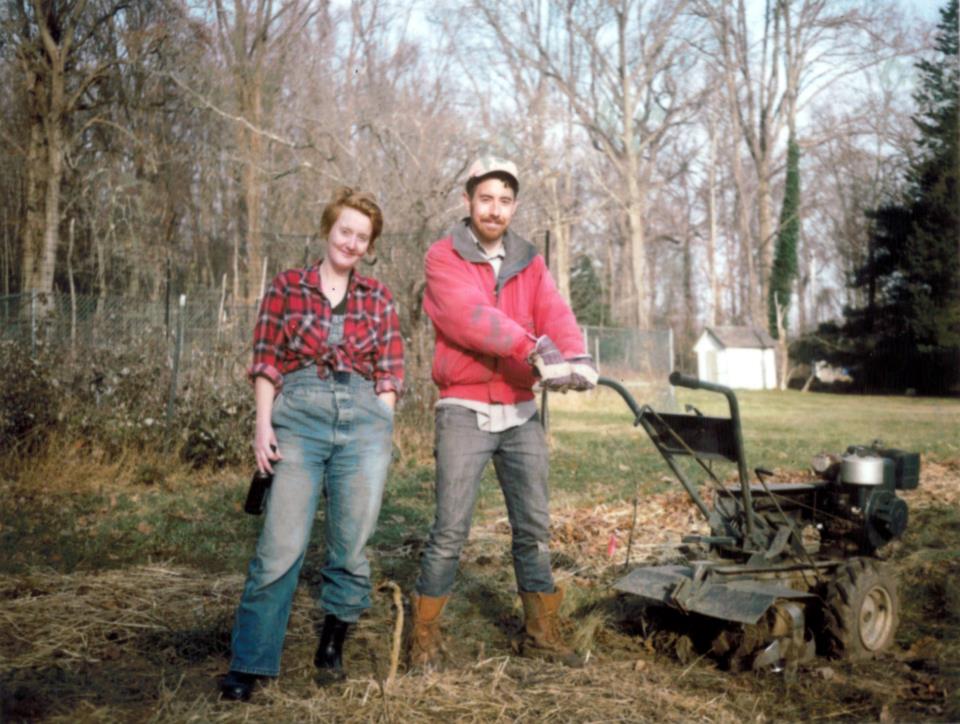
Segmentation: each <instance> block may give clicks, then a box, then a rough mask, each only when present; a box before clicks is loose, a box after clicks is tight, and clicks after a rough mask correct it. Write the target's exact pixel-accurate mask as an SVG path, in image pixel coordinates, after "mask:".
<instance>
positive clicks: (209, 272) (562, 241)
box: [0, 0, 955, 357]
mask: <svg viewBox="0 0 960 724" xmlns="http://www.w3.org/2000/svg"><path fill="white" fill-rule="evenodd" d="M951 7H955V3H952V5H951ZM927 31H928V29H926V28H924V27H923V26H922V25H920V24H918V23H916V22H914V21H912V20H911V19H910V18H908V17H905V16H904V15H903V13H902V11H901V9H900V7H899V5H898V4H897V3H895V2H894V1H893V0H765V2H764V3H759V4H758V3H750V4H749V6H748V3H746V2H745V0H658V1H656V2H654V1H653V0H615V1H614V2H609V1H608V0H573V1H571V2H559V0H548V1H546V2H544V1H542V0H516V2H509V3H507V2H494V1H493V0H451V1H450V2H446V3H439V4H437V3H421V4H411V3H405V2H399V0H349V1H348V2H343V3H334V2H331V1H330V0H203V1H202V2H200V3H188V2H185V0H140V1H138V2H133V3H131V2H128V1H127V0H10V1H9V2H6V3H3V4H2V5H0V81H2V82H3V87H4V88H5V89H8V93H7V95H6V96H5V97H6V100H7V102H6V103H4V104H3V106H2V107H0V294H13V293H17V292H26V291H37V292H40V293H41V294H42V293H44V292H50V291H55V290H56V291H63V292H73V293H77V294H92V295H96V296H98V297H100V298H106V297H107V296H111V295H126V296H136V297H140V298H150V299H160V298H162V296H163V295H165V294H166V293H168V291H169V290H171V289H172V290H173V291H174V292H175V293H179V292H187V293H190V294H194V295H197V294H211V295H221V294H222V295H224V296H225V297H226V298H227V300H228V304H231V303H237V304H239V303H244V304H249V303H252V302H254V301H255V300H256V299H257V297H258V296H259V294H260V290H261V287H262V284H263V280H264V279H265V278H268V277H269V276H271V275H272V274H274V273H275V272H277V271H279V270H280V269H281V268H283V267H287V266H290V265H292V264H300V263H303V261H304V259H310V260H312V259H314V258H315V257H316V255H317V254H318V253H319V249H320V247H319V243H318V239H317V238H316V234H317V221H318V214H319V210H320V208H321V205H322V203H323V200H324V199H325V198H326V196H327V195H328V194H329V192H330V191H331V189H332V188H333V187H334V186H336V185H341V184H348V185H353V186H357V187H362V188H365V189H369V190H371V191H373V192H374V193H375V194H376V195H377V196H378V197H379V199H380V200H381V201H382V203H383V206H384V209H385V211H386V221H387V224H386V234H385V237H384V240H383V243H382V244H381V245H380V246H379V248H378V256H377V259H376V263H375V266H374V267H372V270H373V271H374V272H375V273H376V274H378V275H379V276H381V277H382V278H383V279H384V280H385V281H386V282H387V283H388V284H390V285H391V287H392V288H393V290H394V292H395V294H396V296H397V298H398V300H399V301H400V306H401V311H402V313H403V324H404V329H405V332H406V333H407V334H408V335H409V336H410V338H411V341H412V342H413V344H412V345H411V350H413V353H414V356H415V357H416V356H417V355H420V354H421V352H422V351H423V350H426V346H425V345H422V344H420V339H421V338H425V336H426V334H427V332H428V331H429V330H428V329H427V326H426V323H425V320H424V319H423V317H422V315H421V313H420V297H421V295H422V292H423V277H422V258H423V254H424V252H425V250H426V248H427V246H428V245H429V243H430V242H431V241H432V240H433V239H435V238H436V237H437V235H438V234H440V233H442V231H443V230H444V229H445V228H447V227H448V226H449V225H450V224H451V223H452V222H453V221H454V220H456V219H457V218H458V217H459V216H460V215H461V213H462V207H461V202H460V198H459V196H460V193H461V191H460V188H461V187H460V180H461V177H462V174H463V172H464V170H465V168H466V166H467V164H468V163H469V162H470V160H471V158H472V157H473V156H475V155H476V154H478V153H481V152H493V153H498V154H502V155H505V156H509V157H511V158H513V159H515V160H516V162H517V163H518V165H519V166H520V168H521V169H522V175H523V179H522V188H521V192H520V199H521V211H520V215H519V216H518V219H517V225H518V229H519V230H520V231H521V232H522V233H525V234H526V235H528V236H529V237H530V238H532V239H533V240H535V241H536V242H537V243H538V244H543V240H544V239H545V237H546V235H547V232H549V234H550V239H551V266H552V268H553V271H554V274H555V275H556V276H557V279H558V285H559V287H560V289H561V291H562V292H563V293H564V294H566V295H568V296H569V297H570V298H571V299H572V300H573V303H574V305H575V306H576V308H577V311H578V312H579V314H580V315H581V317H582V319H583V321H584V322H585V323H597V324H601V323H602V324H619V325H630V326H638V327H641V328H651V327H665V326H670V327H672V328H673V329H674V330H675V331H676V335H677V349H678V350H687V349H689V347H690V345H691V343H692V341H693V340H694V339H695V338H696V336H697V334H698V333H699V331H700V329H701V328H702V326H703V325H704V324H753V325H756V326H769V327H770V328H771V331H773V332H774V333H776V334H778V335H779V336H781V337H782V338H783V340H784V345H785V343H786V339H787V337H788V336H789V337H795V336H796V335H797V334H798V333H800V332H803V331H807V330H810V329H814V328H816V327H817V325H818V324H820V323H821V322H825V321H827V320H833V319H837V318H838V317H839V316H840V314H841V311H842V309H843V308H845V307H848V308H850V309H852V310H853V309H863V310H868V309H869V310H872V311H870V312H869V314H867V312H866V311H865V312H864V315H863V318H864V320H866V318H867V317H869V318H870V320H872V321H870V322H869V324H870V325H874V326H872V327H871V328H870V329H872V330H873V332H871V334H874V335H875V336H877V339H878V340H879V339H881V334H880V333H881V330H884V329H887V327H886V326H884V325H886V324H887V322H885V321H878V320H882V319H886V317H887V316H888V313H892V312H891V311H890V310H892V309H893V308H892V307H890V308H888V307H886V306H884V305H887V304H891V303H893V302H892V301H891V300H892V299H893V298H894V297H896V298H897V299H898V300H900V301H898V302H897V303H898V304H901V305H902V304H906V303H907V302H905V301H904V300H903V299H902V298H901V297H902V296H903V295H902V294H900V295H899V296H897V295H896V294H893V292H892V291H890V289H889V288H890V286H891V285H893V286H896V284H895V282H894V277H891V276H890V273H888V272H886V271H884V269H887V268H888V267H883V268H881V267H880V266H876V265H879V264H880V263H881V261H883V260H884V259H886V257H885V256H884V254H885V252H883V249H882V243H881V241H880V239H882V238H885V235H890V234H892V231H890V230H889V229H887V228H886V227H885V226H883V224H884V223H886V222H882V221H881V219H883V218H885V214H886V212H885V211H883V209H885V208H887V207H888V206H890V204H891V203H892V202H891V199H895V198H897V197H895V196H894V194H895V193H897V189H901V185H900V179H902V178H903V173H904V172H905V170H906V169H907V168H909V170H910V178H911V181H910V184H911V189H912V190H908V189H901V192H902V194H903V196H902V198H901V199H900V200H898V201H897V202H896V203H895V204H893V206H897V205H900V206H902V207H903V208H905V209H907V208H913V207H912V204H915V203H916V204H919V203H920V198H919V196H918V193H919V189H921V188H925V184H928V183H932V181H930V180H929V179H930V178H932V176H930V174H933V173H934V166H935V163H934V161H933V160H932V159H934V157H937V158H939V156H937V153H936V152H935V150H934V149H933V148H932V147H923V146H921V148H923V149H924V154H926V155H925V156H924V157H925V158H927V161H926V162H925V163H929V164H931V166H930V168H929V169H926V170H924V169H925V167H922V164H921V162H920V160H919V158H915V157H914V155H913V153H914V149H915V146H914V145H913V135H914V134H913V132H912V128H911V121H910V114H911V112H912V110H913V109H912V107H911V99H910V91H911V88H913V87H914V86H913V85H912V79H911V74H912V72H913V70H912V68H911V65H910V59H911V58H914V57H916V55H917V53H919V52H921V50H922V49H924V48H925V47H926V46H927V45H928V35H927ZM938 48H939V46H938ZM938 52H940V51H939V50H938ZM930 62H933V61H932V60H931V61H930ZM924 67H925V66H921V71H920V73H921V80H922V81H923V83H924V88H927V90H926V91H921V93H933V92H934V90H933V89H932V86H928V85H927V84H928V83H929V81H928V80H927V79H926V78H927V76H926V75H925V73H926V71H924V70H923V68H924ZM931 67H932V66H931ZM918 102H921V105H922V101H920V100H919V98H918ZM930 102H931V103H932V100H931V101H930ZM932 109H933V106H930V109H929V112H931V113H932V112H933V110H932ZM921 113H922V114H926V113H928V110H922V111H921ZM918 117H919V116H918ZM922 117H924V118H926V117H927V116H925V115H924V116H922ZM934 120H935V119H934V117H933V116H930V117H929V119H928V121H929V122H930V123H933V122H934ZM925 135H929V134H926V133H925ZM931 137H932V136H931ZM954 147H955V146H954ZM928 177H929V178H928ZM924 179H927V180H924ZM924 208H927V207H924ZM938 208H939V207H938ZM871 209H872V210H875V211H874V213H872V214H871V215H869V216H868V215H867V214H866V212H867V211H868V210H871ZM930 213H932V212H930ZM909 214H911V215H912V216H911V218H914V219H916V218H919V217H918V214H920V208H919V207H917V208H916V209H914V210H912V211H909ZM923 214H924V215H926V216H929V213H928V211H923ZM891 223H893V220H892V219H891ZM931 223H932V222H931ZM911 228H915V231H913V232H911V234H912V235H911V236H910V238H911V239H913V240H914V241H912V242H911V243H912V244H914V245H921V246H922V244H923V242H922V239H925V238H927V236H925V235H929V234H932V233H934V232H933V230H932V227H931V228H930V229H928V228H927V227H926V226H923V225H918V224H914V226H913V227H911ZM911 248H912V247H911ZM911 256H913V255H912V254H911ZM921 257H922V255H921ZM922 258H925V257H922ZM883 263H892V261H890V260H887V261H884V262H883ZM910 263H911V264H913V263H916V264H924V265H929V264H933V263H934V262H933V261H932V260H929V262H926V261H922V259H921V260H915V261H911V262H910ZM868 265H873V266H876V269H875V271H874V272H873V273H872V276H870V275H868V274H867V273H866V271H864V270H865V269H866V268H867V266H868ZM871 268H872V266H871ZM898 273H902V274H904V275H906V276H904V277H903V278H904V279H911V280H912V279H913V278H914V276H909V275H910V274H913V275H916V274H920V273H926V272H923V271H922V270H919V269H911V270H906V269H903V270H901V272H898ZM944 273H946V272H944ZM868 277H869V278H871V279H873V281H872V282H870V283H867V282H866V281H864V282H863V283H861V282H860V281H859V280H861V279H863V280H866V279H867V278H868ZM899 278H900V277H896V279H899ZM850 280H854V282H855V283H853V284H848V283H847V282H848V281H850ZM865 284H866V286H864V285H865ZM871 285H872V286H871ZM901 286H903V287H905V288H906V287H910V282H907V281H905V282H904V283H903V284H902V285H901ZM911 289H912V287H911ZM871 290H872V291H871ZM898 294H899V293H898ZM909 294H913V295H920V296H922V297H923V299H920V298H919V297H918V298H917V299H915V300H913V301H911V302H909V303H910V304H913V305H914V306H915V307H917V309H919V307H920V306H922V304H928V305H932V307H937V308H939V307H938V306H937V305H939V303H940V302H939V301H938V300H939V297H936V295H937V294H939V292H938V291H935V290H933V289H931V291H930V292H929V294H927V293H926V292H923V293H921V292H920V291H918V290H916V289H912V291H909ZM924 294H926V296H923V295H924ZM871 295H872V296H871ZM891 295H892V296H891ZM928 297H929V299H928ZM924 300H926V301H924ZM917 314H918V315H920V314H921V313H920V312H919V311H918V312H917ZM910 319H912V320H913V321H910V322H909V323H907V322H903V324H908V326H909V327H910V330H911V332H910V334H911V335H913V336H911V337H909V340H911V342H910V344H915V345H917V348H918V349H921V348H922V349H927V347H929V345H930V341H929V340H930V339H933V337H931V334H934V332H933V331H930V330H929V329H926V328H923V329H921V327H923V325H928V326H929V325H932V326H933V327H934V328H936V330H940V329H941V328H942V327H943V324H944V323H945V322H944V321H943V318H942V317H941V316H937V319H939V320H940V321H939V322H936V323H934V322H932V321H931V319H932V318H930V317H923V316H922V315H921V316H915V317H911V318H910ZM921 319H922V320H925V321H922V322H921ZM852 323H853V317H851V324H852ZM863 323H864V324H867V322H866V321H864V322H863ZM778 324H779V326H778ZM878 325H879V326H878ZM947 327H949V325H947ZM883 334H884V335H886V336H884V337H882V338H883V339H887V338H888V337H889V338H890V339H892V338H894V337H895V336H896V334H899V332H898V331H896V330H892V329H888V330H887V332H883ZM936 334H940V332H936ZM937 339H939V337H937Z"/></svg>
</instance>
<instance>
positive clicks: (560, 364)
mask: <svg viewBox="0 0 960 724" xmlns="http://www.w3.org/2000/svg"><path fill="white" fill-rule="evenodd" d="M527 361H528V362H529V363H530V364H531V365H533V367H534V369H535V370H536V373H537V374H538V375H539V376H540V386H541V387H542V388H543V389H545V390H555V391H561V392H562V391H565V390H566V389H567V387H569V385H570V384H571V382H572V381H573V379H572V378H573V375H572V374H571V372H570V363H569V362H567V361H566V360H565V359H564V358H563V355H562V354H561V353H560V350H559V349H557V345H555V344H554V343H553V340H552V339H550V338H549V337H548V336H546V335H543V336H542V337H540V338H538V339H537V344H536V346H535V347H534V348H533V352H531V353H530V356H529V357H528V358H527Z"/></svg>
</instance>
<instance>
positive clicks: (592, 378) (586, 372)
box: [567, 354, 600, 392]
mask: <svg viewBox="0 0 960 724" xmlns="http://www.w3.org/2000/svg"><path fill="white" fill-rule="evenodd" d="M567 363H568V364H569V365H570V378H571V381H570V384H569V385H568V386H567V389H570V390H574V391H575V392H583V391H585V390H592V389H593V388H594V387H596V386H597V380H598V379H599V377H600V376H599V375H598V374H597V366H596V365H595V364H594V363H593V358H592V357H591V356H590V355H588V354H584V355H580V356H578V357H570V358H569V359H568V360H567Z"/></svg>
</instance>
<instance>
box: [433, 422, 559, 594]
mask: <svg viewBox="0 0 960 724" xmlns="http://www.w3.org/2000/svg"><path fill="white" fill-rule="evenodd" d="M436 419H437V424H436V458H437V513H436V518H435V519H434V523H433V529H432V530H431V531H430V538H429V540H428V541H427V546H426V548H425V549H424V552H423V555H422V557H421V559H420V576H419V577H418V578H417V583H416V589H417V592H418V593H421V594H423V595H425V596H445V595H447V594H448V593H449V592H450V589H451V588H452V587H453V581H454V578H455V576H456V573H457V566H458V565H459V562H460V552H461V551H462V550H463V546H464V544H465V543H466V542H467V536H468V535H469V533H470V521H471V519H472V518H473V509H474V505H475V504H476V501H477V492H478V491H479V489H480V478H481V476H482V474H483V469H484V467H485V466H486V464H487V462H488V461H489V460H490V459H491V458H492V459H493V465H494V469H495V470H496V472H497V479H498V480H499V482H500V489H501V490H502V491H503V498H504V501H505V502H506V504H507V514H508V516H509V518H510V527H511V529H512V532H513V544H512V549H511V551H512V553H513V569H514V573H515V574H516V577H517V586H518V587H519V589H520V590H521V591H525V592H530V593H534V592H552V591H553V590H554V587H553V576H552V574H551V573H550V546H549V543H550V513H549V510H548V504H549V492H548V488H547V476H548V472H549V466H548V454H547V443H546V439H545V437H544V434H543V428H542V427H541V426H540V420H539V417H538V416H536V415H535V416H534V417H533V418H532V419H530V420H528V421H527V422H525V423H524V424H522V425H519V426H518V427H514V428H511V429H509V430H505V431H503V432H484V431H483V430H480V429H479V428H478V427H477V413H476V412H474V411H473V410H468V409H467V408H465V407H458V406H456V405H443V406H440V407H438V408H437V417H436Z"/></svg>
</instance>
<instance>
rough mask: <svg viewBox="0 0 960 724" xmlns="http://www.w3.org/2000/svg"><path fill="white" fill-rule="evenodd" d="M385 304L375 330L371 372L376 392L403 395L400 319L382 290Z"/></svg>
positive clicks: (391, 302)
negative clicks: (374, 349) (375, 347)
mask: <svg viewBox="0 0 960 724" xmlns="http://www.w3.org/2000/svg"><path fill="white" fill-rule="evenodd" d="M383 292H384V299H385V302H386V304H385V305H384V308H383V310H382V312H381V314H380V327H379V329H378V330H377V337H378V339H377V359H376V363H375V365H374V370H373V380H374V383H375V384H376V392H377V394H380V393H381V392H395V393H397V395H398V396H399V395H401V394H402V393H403V337H402V335H401V334H400V319H399V317H398V316H397V308H396V305H395V304H394V302H393V299H392V297H391V296H390V293H389V292H388V291H387V290H386V289H384V290H383Z"/></svg>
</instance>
